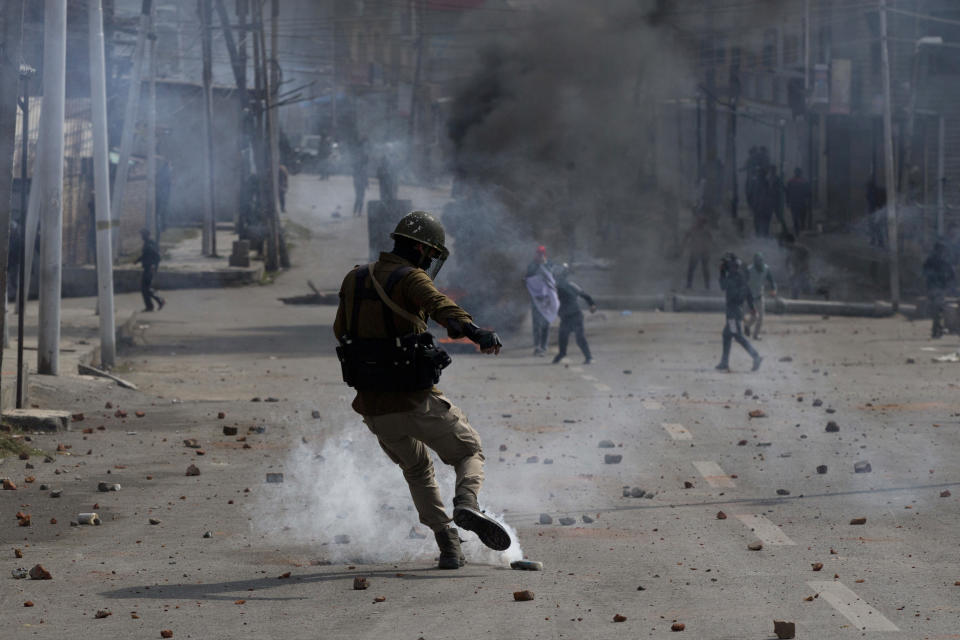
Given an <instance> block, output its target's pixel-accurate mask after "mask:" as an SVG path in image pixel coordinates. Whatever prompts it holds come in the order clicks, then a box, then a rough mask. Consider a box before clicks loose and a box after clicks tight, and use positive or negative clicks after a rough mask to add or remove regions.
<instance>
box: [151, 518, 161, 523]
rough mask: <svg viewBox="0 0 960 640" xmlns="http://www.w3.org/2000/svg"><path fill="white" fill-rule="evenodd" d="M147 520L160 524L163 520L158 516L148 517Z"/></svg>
mask: <svg viewBox="0 0 960 640" xmlns="http://www.w3.org/2000/svg"><path fill="white" fill-rule="evenodd" d="M149 522H150V524H160V523H161V522H163V520H161V519H160V518H150V520H149Z"/></svg>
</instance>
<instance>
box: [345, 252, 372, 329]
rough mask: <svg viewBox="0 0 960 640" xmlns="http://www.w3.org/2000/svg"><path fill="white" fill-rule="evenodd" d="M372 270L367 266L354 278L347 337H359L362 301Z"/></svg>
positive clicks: (358, 270) (359, 268) (358, 269)
mask: <svg viewBox="0 0 960 640" xmlns="http://www.w3.org/2000/svg"><path fill="white" fill-rule="evenodd" d="M369 271H370V268H369V267H368V266H367V265H363V266H362V267H358V268H357V274H356V276H354V278H353V300H352V301H351V303H350V304H351V305H352V309H351V313H350V324H349V325H348V326H347V335H349V336H353V337H357V333H356V332H357V327H358V326H359V324H360V300H362V299H363V284H364V281H365V280H366V279H367V274H368V273H369Z"/></svg>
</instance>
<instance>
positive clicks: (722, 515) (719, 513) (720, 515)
mask: <svg viewBox="0 0 960 640" xmlns="http://www.w3.org/2000/svg"><path fill="white" fill-rule="evenodd" d="M726 519H727V514H725V513H724V512H723V511H717V520H726Z"/></svg>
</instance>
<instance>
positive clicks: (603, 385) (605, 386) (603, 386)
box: [593, 382, 610, 391]
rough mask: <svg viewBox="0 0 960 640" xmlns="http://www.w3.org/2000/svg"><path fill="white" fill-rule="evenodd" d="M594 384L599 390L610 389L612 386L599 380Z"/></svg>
mask: <svg viewBox="0 0 960 640" xmlns="http://www.w3.org/2000/svg"><path fill="white" fill-rule="evenodd" d="M593 386H594V388H595V389H596V390H597V391H610V387H608V386H607V385H605V384H603V383H602V382H598V383H596V384H594V385H593Z"/></svg>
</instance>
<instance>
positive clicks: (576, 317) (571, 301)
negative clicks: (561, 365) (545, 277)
mask: <svg viewBox="0 0 960 640" xmlns="http://www.w3.org/2000/svg"><path fill="white" fill-rule="evenodd" d="M554 276H555V277H556V279H557V297H558V298H559V299H560V312H559V315H560V334H559V336H558V338H557V340H558V345H557V346H558V348H559V351H558V352H557V355H556V357H554V359H553V362H554V364H556V363H557V362H560V361H561V360H563V358H564V357H566V355H567V344H568V342H569V341H570V334H571V333H573V334H574V337H575V338H576V341H577V346H578V347H580V351H582V352H583V358H584V360H583V363H584V364H590V363H591V362H593V357H592V356H591V355H590V345H589V344H587V336H586V334H585V332H584V329H583V311H582V310H581V309H580V300H579V299H580V298H583V299H584V300H585V301H586V302H587V304H588V305H589V307H590V313H596V311H597V305H596V304H595V303H594V301H593V298H591V297H590V295H589V294H588V293H587V292H586V291H584V290H583V289H582V288H581V287H580V285H578V284H577V283H576V282H574V281H573V280H571V279H570V267H569V265H567V264H565V263H564V264H561V265H560V266H559V267H558V268H557V269H556V270H555V271H554Z"/></svg>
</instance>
